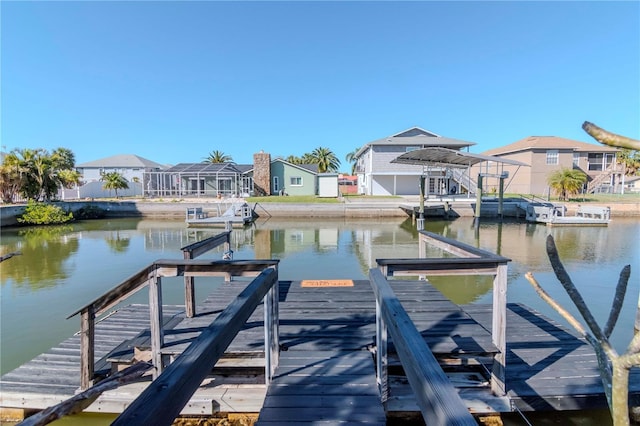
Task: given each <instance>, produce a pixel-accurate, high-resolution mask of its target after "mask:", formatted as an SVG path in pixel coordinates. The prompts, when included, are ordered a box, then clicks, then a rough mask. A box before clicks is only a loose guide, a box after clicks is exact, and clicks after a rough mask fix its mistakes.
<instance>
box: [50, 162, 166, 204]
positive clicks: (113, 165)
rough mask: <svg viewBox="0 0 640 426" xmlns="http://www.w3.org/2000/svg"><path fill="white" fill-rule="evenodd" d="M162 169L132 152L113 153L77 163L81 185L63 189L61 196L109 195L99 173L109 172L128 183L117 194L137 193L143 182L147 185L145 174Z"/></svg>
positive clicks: (135, 194)
mask: <svg viewBox="0 0 640 426" xmlns="http://www.w3.org/2000/svg"><path fill="white" fill-rule="evenodd" d="M164 169H166V166H164V165H162V164H159V163H156V162H155V161H151V160H148V159H146V158H143V157H140V156H138V155H134V154H120V155H113V156H111V157H106V158H101V159H99V160H94V161H88V162H86V163H81V164H76V170H77V171H78V172H79V173H80V175H81V178H80V181H81V182H80V183H81V186H79V187H78V188H74V189H70V190H69V189H66V190H64V191H63V193H62V199H72V198H92V197H95V198H98V197H109V196H112V195H113V194H111V191H108V190H105V189H103V182H102V175H104V174H105V173H112V172H116V173H119V174H120V175H122V176H123V177H124V178H125V179H126V180H127V182H128V185H129V189H123V190H119V191H118V195H120V196H139V195H142V191H143V186H145V185H146V186H149V182H148V181H147V182H145V180H144V179H145V176H148V174H149V173H152V172H159V171H162V170H164Z"/></svg>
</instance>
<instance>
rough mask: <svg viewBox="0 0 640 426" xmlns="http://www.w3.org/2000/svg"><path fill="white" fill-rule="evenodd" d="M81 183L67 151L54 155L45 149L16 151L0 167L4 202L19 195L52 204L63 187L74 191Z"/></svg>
mask: <svg viewBox="0 0 640 426" xmlns="http://www.w3.org/2000/svg"><path fill="white" fill-rule="evenodd" d="M79 181H80V174H79V173H78V172H77V171H76V170H75V156H74V154H73V152H71V150H69V149H67V148H56V149H55V150H53V152H51V153H50V152H49V151H47V150H46V149H43V148H37V149H29V148H25V149H14V150H12V151H11V152H10V153H8V154H7V155H6V156H5V158H4V160H3V161H2V164H1V165H0V194H1V196H2V201H3V202H5V203H11V202H12V201H13V199H14V197H15V196H16V195H21V196H23V197H24V198H26V199H28V200H34V201H50V200H51V199H52V198H54V197H55V196H56V195H57V193H58V190H59V189H60V188H71V187H73V185H75V184H77V183H78V182H79Z"/></svg>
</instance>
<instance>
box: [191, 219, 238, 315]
mask: <svg viewBox="0 0 640 426" xmlns="http://www.w3.org/2000/svg"><path fill="white" fill-rule="evenodd" d="M222 244H224V250H225V252H228V251H229V250H230V249H231V231H226V232H222V233H220V234H218V235H214V236H213V237H209V238H205V239H204V240H200V241H196V242H195V243H192V244H189V245H187V246H184V247H182V248H181V249H180V250H182V256H183V258H184V259H195V258H196V257H198V256H200V255H201V254H204V253H206V252H208V251H209V250H212V249H214V248H216V247H218V246H220V245H222ZM225 280H227V281H230V280H231V275H226V276H225ZM194 282H195V278H194V277H189V276H185V277H184V304H185V312H186V315H187V317H188V318H193V316H194V315H195V314H196V292H195V286H194Z"/></svg>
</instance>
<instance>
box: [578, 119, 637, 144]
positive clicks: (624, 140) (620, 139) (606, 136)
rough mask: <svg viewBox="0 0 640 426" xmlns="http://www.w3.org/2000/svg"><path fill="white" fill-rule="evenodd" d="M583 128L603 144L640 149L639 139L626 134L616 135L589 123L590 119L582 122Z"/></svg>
mask: <svg viewBox="0 0 640 426" xmlns="http://www.w3.org/2000/svg"><path fill="white" fill-rule="evenodd" d="M582 128H583V129H584V131H585V132H587V133H588V134H589V135H590V136H591V137H592V138H594V139H595V140H597V141H598V142H600V143H602V144H605V145H609V146H613V147H616V148H627V149H634V150H636V151H640V141H639V140H636V139H631V138H628V137H626V136H621V135H616V134H615V133H611V132H608V131H606V130H604V129H603V128H600V127H598V126H596V125H595V124H593V123H589V122H588V121H585V122H584V123H582Z"/></svg>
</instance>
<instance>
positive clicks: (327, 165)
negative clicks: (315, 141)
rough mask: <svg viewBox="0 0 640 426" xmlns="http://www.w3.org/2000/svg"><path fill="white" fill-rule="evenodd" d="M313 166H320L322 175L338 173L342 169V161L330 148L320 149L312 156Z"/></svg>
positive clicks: (319, 169) (312, 153)
mask: <svg viewBox="0 0 640 426" xmlns="http://www.w3.org/2000/svg"><path fill="white" fill-rule="evenodd" d="M310 159H311V164H317V165H318V171H319V172H320V173H326V172H337V171H338V169H339V168H340V160H339V159H338V157H336V155H335V154H334V153H333V151H331V150H330V149H329V148H323V147H319V148H316V149H314V150H313V152H311V154H310Z"/></svg>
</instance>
